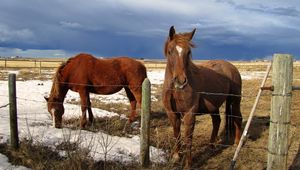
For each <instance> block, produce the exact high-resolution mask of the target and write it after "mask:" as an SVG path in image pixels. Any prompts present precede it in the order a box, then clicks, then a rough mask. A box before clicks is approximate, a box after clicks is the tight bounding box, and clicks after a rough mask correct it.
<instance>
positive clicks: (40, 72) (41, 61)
mask: <svg viewBox="0 0 300 170" xmlns="http://www.w3.org/2000/svg"><path fill="white" fill-rule="evenodd" d="M41 75H42V61H40V76H41Z"/></svg>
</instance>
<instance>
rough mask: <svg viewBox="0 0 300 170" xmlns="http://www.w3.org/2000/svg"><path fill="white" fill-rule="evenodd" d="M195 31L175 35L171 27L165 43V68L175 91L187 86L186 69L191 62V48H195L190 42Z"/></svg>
mask: <svg viewBox="0 0 300 170" xmlns="http://www.w3.org/2000/svg"><path fill="white" fill-rule="evenodd" d="M195 31H196V29H193V30H192V31H191V32H187V33H179V34H177V33H176V31H175V28H174V26H172V27H171V28H170V31H169V37H168V38H167V41H166V43H165V50H164V52H165V57H166V58H167V67H168V70H169V71H170V73H171V75H172V81H173V83H174V87H175V88H176V89H183V88H184V87H185V86H186V85H187V84H188V78H187V68H188V65H189V63H190V62H191V56H192V53H191V48H193V47H195V46H194V44H193V43H192V42H191V40H192V38H193V36H194V34H195Z"/></svg>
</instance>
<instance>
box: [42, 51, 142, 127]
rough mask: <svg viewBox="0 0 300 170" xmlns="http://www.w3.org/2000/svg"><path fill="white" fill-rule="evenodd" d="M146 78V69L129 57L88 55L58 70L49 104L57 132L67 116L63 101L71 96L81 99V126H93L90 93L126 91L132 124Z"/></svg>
mask: <svg viewBox="0 0 300 170" xmlns="http://www.w3.org/2000/svg"><path fill="white" fill-rule="evenodd" d="M146 77H147V73H146V68H145V66H144V65H143V64H142V63H140V62H138V61H136V60H134V59H131V58H128V57H119V58H111V59H97V58H95V57H93V56H92V55H89V54H79V55H77V56H75V57H72V58H70V59H69V60H68V61H67V62H66V63H63V64H62V65H61V66H60V67H58V69H57V72H56V73H55V75H54V79H53V85H52V89H51V93H50V97H49V98H45V99H46V100H47V105H48V111H49V113H50V114H51V116H52V118H53V124H54V126H55V127H56V128H60V127H61V126H62V115H63V114H64V106H63V101H64V98H65V96H66V94H67V92H68V90H69V89H70V90H72V91H75V92H78V93H79V95H80V99H81V110H82V117H81V122H80V126H81V127H82V128H84V127H85V126H86V124H87V120H86V110H88V113H89V123H92V122H93V113H92V109H91V102H90V96H89V93H95V94H113V93H116V92H118V91H120V90H121V89H122V88H124V89H125V91H126V94H127V97H128V99H129V101H130V105H131V115H130V118H129V121H130V122H132V121H133V120H134V119H135V117H136V104H137V103H138V104H139V105H140V104H141V96H142V90H141V88H142V83H143V81H144V79H145V78H146Z"/></svg>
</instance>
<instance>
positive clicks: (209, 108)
mask: <svg viewBox="0 0 300 170" xmlns="http://www.w3.org/2000/svg"><path fill="white" fill-rule="evenodd" d="M224 101H225V98H224V100H222V99H219V100H208V99H201V100H200V103H199V105H200V107H199V112H200V113H215V112H218V111H219V108H220V107H221V106H222V104H223V103H224Z"/></svg>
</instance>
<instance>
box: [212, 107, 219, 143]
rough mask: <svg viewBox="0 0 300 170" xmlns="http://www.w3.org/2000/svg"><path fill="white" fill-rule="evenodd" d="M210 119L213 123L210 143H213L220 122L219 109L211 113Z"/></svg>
mask: <svg viewBox="0 0 300 170" xmlns="http://www.w3.org/2000/svg"><path fill="white" fill-rule="evenodd" d="M211 119H212V124H213V130H212V132H211V137H210V143H211V144H214V143H215V142H216V139H217V136H218V132H219V128H220V123H221V118H220V113H219V110H218V111H217V112H216V113H214V114H211Z"/></svg>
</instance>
